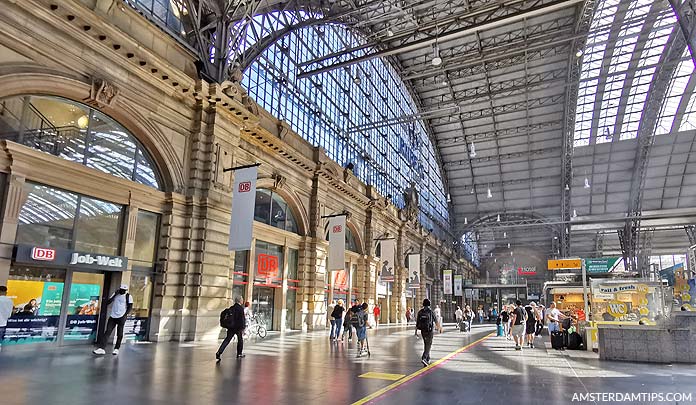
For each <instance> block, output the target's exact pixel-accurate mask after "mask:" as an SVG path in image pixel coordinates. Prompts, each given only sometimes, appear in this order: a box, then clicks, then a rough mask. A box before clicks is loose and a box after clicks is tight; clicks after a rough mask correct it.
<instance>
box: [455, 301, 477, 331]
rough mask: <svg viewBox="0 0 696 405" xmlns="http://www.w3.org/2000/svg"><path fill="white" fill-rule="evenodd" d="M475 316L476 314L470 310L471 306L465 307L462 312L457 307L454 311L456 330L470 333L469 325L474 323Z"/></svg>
mask: <svg viewBox="0 0 696 405" xmlns="http://www.w3.org/2000/svg"><path fill="white" fill-rule="evenodd" d="M475 315H476V314H474V311H473V310H472V309H471V306H469V305H467V306H465V307H464V310H462V308H461V307H459V306H457V309H456V310H455V311H454V320H455V323H456V327H457V329H459V330H460V331H462V332H471V323H472V322H474V316H475ZM479 319H480V318H479Z"/></svg>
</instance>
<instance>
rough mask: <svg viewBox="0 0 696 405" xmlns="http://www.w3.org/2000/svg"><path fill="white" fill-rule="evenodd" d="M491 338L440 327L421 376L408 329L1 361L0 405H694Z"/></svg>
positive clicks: (679, 388) (688, 371)
mask: <svg viewBox="0 0 696 405" xmlns="http://www.w3.org/2000/svg"><path fill="white" fill-rule="evenodd" d="M492 330H493V328H492V327H490V326H485V325H484V326H477V327H476V326H475V327H474V329H473V330H472V332H471V333H470V334H468V333H467V334H463V333H459V332H458V331H456V330H455V329H454V327H452V326H448V328H447V330H446V332H445V333H444V334H442V335H436V336H435V339H434V343H433V352H432V358H433V361H434V364H433V365H432V366H431V367H429V368H427V369H426V368H423V366H422V364H421V363H420V353H421V350H422V341H421V340H420V339H416V338H415V337H414V336H413V329H412V328H411V327H409V328H408V329H406V328H404V327H383V328H380V329H378V330H376V331H374V330H372V331H370V332H369V335H368V337H369V342H370V349H371V356H370V357H369V358H368V357H361V358H358V357H356V350H355V347H354V345H349V344H348V342H344V343H343V344H332V343H330V342H329V340H328V339H327V338H326V333H324V332H313V333H310V334H299V333H297V334H290V335H286V336H269V338H267V339H266V340H263V341H259V342H252V343H250V344H248V345H247V347H246V349H245V353H246V354H247V357H246V358H244V359H240V360H238V359H235V357H234V348H235V347H234V345H235V344H234V343H233V344H232V345H230V347H229V349H228V351H227V353H225V355H224V358H223V361H222V362H221V363H220V364H216V363H215V358H214V353H215V349H216V346H215V345H214V344H212V343H185V344H176V343H159V344H147V343H144V344H130V345H127V346H125V347H124V348H123V350H122V351H121V354H120V355H119V356H118V357H114V356H111V355H106V356H103V357H95V356H93V355H92V354H91V353H90V349H89V348H87V347H69V348H64V349H61V350H51V351H30V350H5V351H3V352H2V353H0V387H1V388H0V404H3V405H15V404H17V405H19V404H22V405H24V404H55V405H62V404H65V405H67V404H71V405H77V404H223V403H225V404H351V403H356V402H358V403H382V404H402V405H403V404H468V403H471V404H474V403H488V404H498V403H509V404H536V403H544V404H561V403H572V400H573V396H574V394H578V393H588V392H592V393H596V392H602V393H617V392H618V393H626V392H638V393H640V392H661V393H675V392H677V393H690V392H691V393H693V401H694V402H696V382H695V381H696V367H693V366H685V365H674V366H671V365H648V364H636V363H618V362H602V361H600V360H598V359H597V358H596V356H595V355H593V354H592V353H587V352H575V353H568V352H556V351H554V350H549V349H548V348H547V346H548V344H546V345H545V344H543V343H542V341H541V339H539V340H538V343H537V348H535V349H525V350H522V351H520V352H517V351H515V350H514V348H513V346H512V344H511V343H510V342H509V341H506V340H505V339H504V338H499V337H495V336H490V333H491V332H492ZM442 358H444V360H442V361H439V362H438V361H437V360H438V359H442ZM366 373H371V374H369V375H368V376H370V377H372V378H367V377H361V376H363V375H365V374H366ZM672 403H674V402H672Z"/></svg>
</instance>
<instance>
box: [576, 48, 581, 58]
mask: <svg viewBox="0 0 696 405" xmlns="http://www.w3.org/2000/svg"><path fill="white" fill-rule="evenodd" d="M575 56H577V57H578V58H579V57H581V56H582V49H578V51H577V52H575Z"/></svg>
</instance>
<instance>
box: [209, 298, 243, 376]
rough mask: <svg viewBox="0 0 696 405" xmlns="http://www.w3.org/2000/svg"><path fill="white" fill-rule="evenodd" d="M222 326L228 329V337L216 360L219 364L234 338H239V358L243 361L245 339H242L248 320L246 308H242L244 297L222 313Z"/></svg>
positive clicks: (237, 299) (221, 346)
mask: <svg viewBox="0 0 696 405" xmlns="http://www.w3.org/2000/svg"><path fill="white" fill-rule="evenodd" d="M220 326H221V327H223V328H225V329H227V336H225V340H223V341H222V344H221V345H220V348H218V350H217V352H216V353H215V359H216V360H217V362H218V363H219V362H220V360H221V358H220V356H222V353H223V352H224V351H225V349H226V348H227V345H229V344H230V342H231V341H232V338H233V337H235V336H237V358H238V359H241V358H243V357H244V354H242V350H244V339H243V338H242V333H243V332H244V329H246V318H245V317H244V308H243V307H242V297H235V298H234V305H232V306H231V307H230V308H225V309H224V310H223V311H222V313H220Z"/></svg>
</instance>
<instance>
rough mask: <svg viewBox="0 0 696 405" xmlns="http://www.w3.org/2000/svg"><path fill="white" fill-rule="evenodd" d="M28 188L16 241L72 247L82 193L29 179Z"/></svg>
mask: <svg viewBox="0 0 696 405" xmlns="http://www.w3.org/2000/svg"><path fill="white" fill-rule="evenodd" d="M25 190H26V192H27V199H26V200H25V202H24V205H22V210H21V211H20V213H19V225H18V227H17V238H16V242H17V243H26V244H33V245H37V246H42V247H50V248H59V249H61V248H62V249H69V248H70V241H71V240H72V233H73V231H72V229H73V222H74V219H75V211H76V210H77V199H78V196H77V195H75V194H72V193H68V192H65V191H62V190H57V189H54V188H50V187H46V186H41V185H38V184H31V183H26V185H25Z"/></svg>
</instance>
